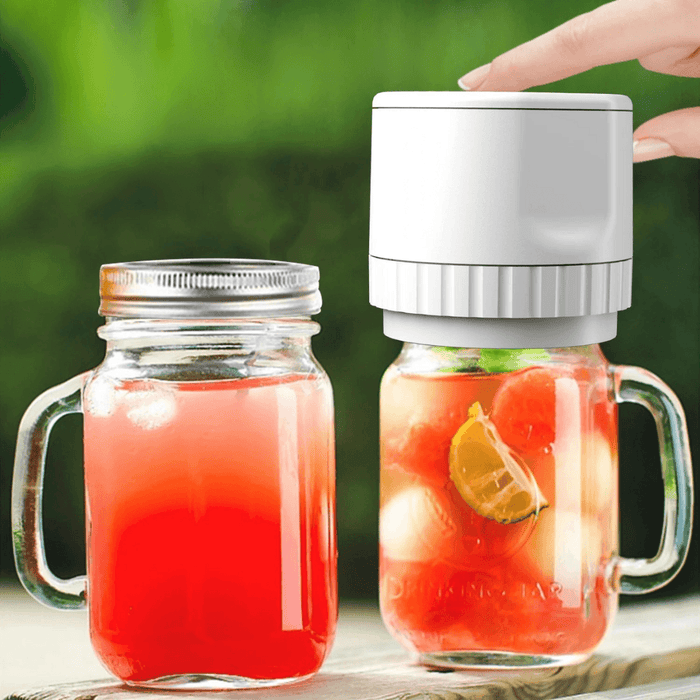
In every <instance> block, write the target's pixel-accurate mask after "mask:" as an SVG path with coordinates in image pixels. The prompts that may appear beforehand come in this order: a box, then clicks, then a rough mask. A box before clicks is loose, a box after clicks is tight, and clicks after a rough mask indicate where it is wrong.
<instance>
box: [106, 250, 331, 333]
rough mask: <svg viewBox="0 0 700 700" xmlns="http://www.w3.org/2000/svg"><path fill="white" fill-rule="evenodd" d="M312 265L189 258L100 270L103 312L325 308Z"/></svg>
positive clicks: (291, 313) (271, 313)
mask: <svg viewBox="0 0 700 700" xmlns="http://www.w3.org/2000/svg"><path fill="white" fill-rule="evenodd" d="M318 281H319V271H318V268H317V267H315V266H314V265H303V264H300V263H292V262H281V261H277V260H246V259H237V258H231V259H226V258H224V259H217V258H212V259H196V258H195V259H187V260H143V261H138V262H125V263H112V264H109V265H102V267H101V268H100V309H99V313H100V315H102V316H110V317H118V318H155V319H161V318H163V319H167V318H190V319H192V318H278V317H298V316H311V315H312V314H316V313H318V312H319V311H320V310H321V293H320V292H319V290H318Z"/></svg>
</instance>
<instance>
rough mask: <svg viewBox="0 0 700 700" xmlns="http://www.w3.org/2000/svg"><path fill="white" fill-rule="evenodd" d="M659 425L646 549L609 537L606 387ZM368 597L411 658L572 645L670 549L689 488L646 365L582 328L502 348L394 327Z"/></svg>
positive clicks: (669, 559) (589, 648) (683, 544)
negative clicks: (581, 341) (658, 490)
mask: <svg viewBox="0 0 700 700" xmlns="http://www.w3.org/2000/svg"><path fill="white" fill-rule="evenodd" d="M623 401H632V402H636V403H640V404H642V405H644V406H646V407H647V408H648V409H649V410H650V411H651V412H652V414H653V415H654V418H655V420H656V422H657V425H658V427H659V437H660V449H661V462H662V468H663V475H664V483H665V486H664V496H665V499H666V516H665V526H664V531H665V534H664V537H663V542H662V547H661V549H660V551H659V554H658V555H657V556H656V557H654V558H653V559H651V560H648V561H647V560H630V559H625V558H622V557H620V555H619V553H618V471H617V470H618V445H617V435H618V431H617V428H618V425H617V403H618V402H623ZM380 407H381V414H380V415H381V510H380V525H379V531H380V601H381V611H382V616H383V618H384V621H385V623H386V625H387V627H388V628H389V630H390V631H391V632H392V634H393V635H394V636H395V637H396V638H397V639H398V640H399V641H400V642H401V643H402V644H403V645H404V646H405V647H407V648H408V649H409V650H411V651H412V652H414V653H416V654H417V656H418V657H419V659H420V660H421V661H422V662H423V663H425V664H428V665H434V666H447V667H460V666H465V667H478V666H511V667H517V666H548V665H557V666H558V665H564V664H571V663H576V662H579V661H582V660H584V659H585V658H587V657H588V656H589V655H590V654H591V653H592V652H593V650H594V649H595V648H596V646H597V645H598V643H599V642H600V641H601V639H602V638H603V636H604V634H605V632H606V631H607V629H608V628H609V626H610V625H611V623H612V621H613V618H614V616H615V611H616V609H617V601H618V593H619V592H625V593H644V592H647V591H652V590H655V589H657V588H659V587H661V586H663V585H664V584H665V583H666V582H668V581H669V580H670V579H671V578H673V576H675V574H676V573H677V572H678V570H679V569H680V567H681V566H682V564H683V561H684V559H685V555H686V552H687V548H688V543H689V539H690V527H691V519H692V491H691V483H692V478H691V471H690V454H689V451H688V440H687V432H686V428H685V419H684V417H683V411H682V408H681V406H680V403H679V402H678V399H677V398H676V397H675V395H674V394H673V393H672V392H671V390H670V389H669V388H668V387H667V386H666V385H665V384H663V382H661V381H660V380H659V379H658V378H657V377H655V376H654V375H652V374H651V373H649V372H647V371H645V370H642V369H639V368H636V367H626V366H613V365H610V364H609V363H608V362H607V360H606V359H605V357H604V356H603V353H602V352H601V350H600V346H599V345H597V344H591V345H584V346H578V347H563V348H548V349H536V350H535V349H530V350H512V349H477V348H455V347H436V346H430V345H420V344H416V343H405V344H404V347H403V350H402V351H401V354H400V355H399V357H398V358H397V360H396V361H395V362H394V363H393V364H392V365H391V366H390V367H389V369H388V370H387V372H386V373H385V375H384V378H383V381H382V386H381V400H380Z"/></svg>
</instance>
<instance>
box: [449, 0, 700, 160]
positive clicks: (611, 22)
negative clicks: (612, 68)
mask: <svg viewBox="0 0 700 700" xmlns="http://www.w3.org/2000/svg"><path fill="white" fill-rule="evenodd" d="M632 59H637V60H638V61H639V63H640V64H641V65H642V66H643V67H644V68H647V69H648V70H652V71H655V72H657V73H667V74H669V75H680V76H685V77H688V78H698V77H700V0H614V2H610V3H608V4H606V5H602V6H601V7H598V8H597V9H595V10H593V11H592V12H587V13H586V14H583V15H579V16H578V17H574V18H573V19H571V20H569V21H568V22H565V23H564V24H562V25H560V26H559V27H557V28H556V29H552V30H551V31H549V32H547V33H546V34H543V35H542V36H539V37H537V38H536V39H533V40H532V41H528V42H527V43H525V44H521V45H520V46H516V47H515V48H514V49H511V50H510V51H506V53H504V54H501V55H500V56H498V57H497V58H495V59H493V61H491V63H489V64H487V65H485V66H481V67H480V68H476V69H474V70H473V71H471V72H470V73H467V74H466V75H465V76H463V77H461V78H460V79H459V81H458V83H459V86H460V87H461V88H462V89H463V90H479V91H485V90H496V91H505V90H512V91H518V90H524V89H526V88H529V87H532V86H534V85H546V84H547V83H551V82H554V81H555V80H562V79H563V78H568V77H569V76H571V75H576V74H577V73H582V72H584V71H587V70H589V69H591V68H594V67H596V66H603V65H608V64H611V63H619V62H621V61H629V60H632ZM672 155H676V156H684V157H686V158H700V107H691V108H688V109H679V110H677V111H675V112H669V113H668V114H663V115H661V116H659V117H655V118H654V119H651V120H649V121H648V122H646V123H644V124H642V125H641V126H640V127H639V128H638V129H637V130H636V131H635V132H634V160H635V162H641V161H645V160H654V159H656V158H664V157H666V156H672Z"/></svg>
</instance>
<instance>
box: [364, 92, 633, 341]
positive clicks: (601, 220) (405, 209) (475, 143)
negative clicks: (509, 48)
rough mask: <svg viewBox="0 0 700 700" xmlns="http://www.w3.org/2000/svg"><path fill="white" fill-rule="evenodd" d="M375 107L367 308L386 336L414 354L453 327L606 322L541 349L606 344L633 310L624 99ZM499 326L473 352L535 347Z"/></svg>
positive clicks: (412, 98) (466, 100) (394, 100)
mask: <svg viewBox="0 0 700 700" xmlns="http://www.w3.org/2000/svg"><path fill="white" fill-rule="evenodd" d="M373 108H374V109H373V123H372V179H371V208H370V301H371V303H372V304H374V305H375V306H379V307H380V308H383V309H384V310H385V311H387V312H390V314H391V322H390V323H389V324H388V326H389V327H387V326H386V325H385V332H387V331H388V330H391V332H390V333H389V334H390V335H392V336H393V337H398V338H399V339H401V340H407V341H414V342H425V333H421V340H418V338H417V337H416V335H415V329H416V328H418V327H419V326H421V325H422V326H423V327H424V330H425V331H426V332H427V333H428V335H430V333H437V335H436V338H435V344H450V343H449V336H451V335H453V333H452V331H449V330H445V329H447V328H448V327H450V328H452V329H457V324H456V319H477V318H479V319H483V318H490V319H503V320H504V321H506V320H513V319H543V318H549V319H556V318H561V317H581V318H582V317H596V316H606V317H607V320H606V321H604V320H603V319H602V318H598V319H597V318H592V319H591V318H589V320H587V321H586V322H585V324H583V325H581V324H579V325H580V326H581V328H583V327H584V326H585V327H586V328H588V329H591V328H598V330H597V331H592V332H591V331H590V330H589V331H584V332H583V334H581V333H577V332H575V331H574V332H572V330H571V329H572V328H574V327H575V326H577V323H576V322H575V321H573V323H572V322H569V323H568V325H561V328H562V333H561V338H559V337H558V334H557V333H556V328H557V326H556V324H555V325H554V328H555V332H554V334H553V335H552V333H551V332H549V331H548V332H547V334H546V337H547V339H548V342H550V343H551V342H555V341H560V342H557V344H559V345H566V344H574V343H576V344H583V343H592V342H600V341H602V340H606V339H608V338H610V337H613V336H614V334H615V327H616V313H617V311H619V310H620V309H623V308H627V307H628V306H629V305H630V297H631V261H632V111H631V110H632V105H631V102H630V100H629V99H628V98H627V97H624V96H621V95H579V94H572V95H562V94H549V93H382V94H380V95H377V97H376V98H375V100H374V103H373ZM405 314H409V315H413V316H418V317H419V318H413V319H403V321H405V323H403V322H402V316H403V315H405ZM610 314H613V315H615V317H614V318H613V319H612V320H613V322H612V324H611V322H610V316H609V315H610ZM424 316H429V317H434V316H438V317H442V318H443V319H444V321H442V322H436V319H434V318H433V319H421V318H420V317H424ZM422 320H423V321H425V323H422ZM491 325H492V326H493V324H491ZM525 325H526V326H527V324H525ZM539 325H540V326H541V327H543V324H539ZM544 325H547V324H544ZM550 325H551V324H550ZM467 326H469V327H470V328H482V329H483V328H486V326H485V325H484V324H481V326H479V325H478V324H477V326H474V324H473V323H472V324H464V323H461V324H460V328H461V331H460V332H459V333H458V335H459V336H460V338H461V340H462V341H463V340H464V330H465V328H466V327H467ZM493 327H494V328H495V327H496V326H493ZM498 327H499V328H500V331H499V332H498V333H496V334H495V335H494V334H493V333H491V332H486V333H485V334H484V333H483V332H480V331H478V330H475V331H474V335H473V338H474V342H473V343H472V344H473V346H475V347H476V346H480V347H502V346H504V345H503V343H506V346H508V345H511V346H513V347H516V346H519V344H520V343H524V342H526V340H525V338H526V337H527V342H528V344H531V343H532V340H533V338H532V335H533V333H532V332H527V333H526V334H525V336H523V335H522V334H521V333H520V332H519V331H518V330H517V328H518V327H523V324H522V323H520V324H513V323H510V324H508V323H507V321H506V323H505V324H504V323H501V324H499V326H498ZM437 328H442V329H443V331H439V332H438V331H436V330H435V329H437ZM401 329H403V330H401ZM427 329H432V330H427ZM510 329H512V332H511V330H510ZM567 329H568V330H567ZM604 329H605V330H604ZM611 329H612V330H611ZM550 330H551V329H550ZM611 333H612V335H610V334H611ZM591 334H592V336H594V337H591ZM467 335H468V337H472V334H471V332H470V333H469V334H467ZM536 335H537V334H536V332H535V337H536ZM408 336H411V337H408ZM438 336H439V337H438ZM602 336H605V337H602ZM509 337H510V338H509ZM543 340H544V338H543Z"/></svg>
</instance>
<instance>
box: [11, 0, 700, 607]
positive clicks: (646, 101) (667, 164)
mask: <svg viewBox="0 0 700 700" xmlns="http://www.w3.org/2000/svg"><path fill="white" fill-rule="evenodd" d="M596 5H597V3H596V2H592V1H590V0H571V2H567V3H552V2H551V1H550V0H493V1H490V2H486V1H482V2H480V1H479V0H476V1H474V2H463V1H460V2H454V1H452V2H447V1H442V0H433V1H432V2H426V1H425V0H358V1H357V2H344V1H342V0H339V1H337V2H334V3H329V2H320V1H319V0H289V1H286V2H282V1H278V2H272V1H271V0H257V1H254V0H198V1H194V0H193V1H191V2H181V1H176V0H154V1H152V2H141V1H140V0H102V1H101V2H97V0H82V2H79V3H72V2H65V1H56V0H54V1H51V0H46V1H45V2H43V3H42V4H41V6H40V7H39V6H37V5H36V4H35V3H28V2H26V0H5V1H4V3H3V10H2V15H1V16H0V80H1V81H2V82H1V88H0V129H2V138H1V139H0V173H1V175H0V178H1V179H0V182H1V185H2V186H1V187H0V230H1V231H2V236H1V239H0V305H1V308H2V328H3V332H2V344H1V345H0V368H1V377H0V421H1V423H0V450H1V452H0V466H1V473H0V478H1V483H0V488H1V496H2V501H1V507H2V514H1V522H0V535H1V537H0V554H1V557H2V559H1V570H0V573H1V574H2V576H3V577H7V578H9V577H13V576H14V568H13V563H12V555H11V545H10V526H9V501H10V483H11V464H12V458H13V451H14V442H15V436H16V431H17V426H18V423H19V420H20V417H21V415H22V412H23V411H24V409H25V408H26V406H27V405H28V404H29V402H30V401H31V400H32V399H33V398H34V397H35V396H36V395H37V394H39V393H40V392H41V391H43V390H44V389H46V388H48V387H49V386H52V385H54V384H57V383H59V382H61V381H63V380H64V379H66V378H68V377H70V376H72V375H74V374H76V373H78V372H81V371H83V370H85V369H88V368H90V367H93V366H95V365H97V364H98V363H99V362H100V361H101V357H102V354H103V345H102V342H101V341H99V340H98V339H97V337H96V335H95V329H96V327H97V326H98V325H100V324H101V319H100V318H99V317H98V316H97V313H96V311H97V305H98V286H97V282H98V268H99V266H100V264H102V263H105V262H116V261H124V260H137V259H152V258H177V257H263V258H267V257H272V258H276V259H283V260H285V259H286V260H295V261H299V262H306V263H313V264H315V265H318V266H319V267H320V269H321V289H322V292H323V297H324V309H323V312H322V313H321V315H320V317H319V320H320V322H321V323H322V327H323V331H322V333H321V335H319V336H318V337H317V338H316V339H315V342H314V347H315V350H316V354H317V356H318V358H319V359H320V361H321V363H322V364H323V365H324V367H325V368H326V370H327V371H328V372H329V374H330V376H331V379H332V381H333V384H334V387H335V397H336V406H337V465H338V466H337V474H338V531H339V546H340V562H339V575H340V593H341V596H343V597H345V598H372V597H374V596H376V588H377V583H376V565H377V532H376V530H377V527H376V520H377V507H378V447H377V439H378V425H377V392H378V385H379V381H380V377H381V374H382V372H383V371H384V369H385V368H386V366H387V365H388V364H389V363H390V362H391V361H392V359H393V358H394V357H395V355H396V353H397V352H398V344H397V343H396V342H394V341H391V340H388V339H386V338H384V337H383V335H382V331H381V313H380V312H379V311H378V310H377V309H373V308H371V307H370V306H369V304H368V301H367V242H368V209H369V168H370V121H371V109H370V105H371V100H372V97H373V95H374V94H375V93H377V92H380V91H383V90H452V89H455V88H456V80H457V78H458V77H459V76H460V75H462V74H463V73H465V72H466V71H467V70H468V69H470V68H473V67H476V66H478V65H481V64H483V63H485V62H488V61H489V60H490V59H491V58H493V57H494V56H495V55H496V54H498V53H500V52H502V51H504V50H506V49H508V48H510V47H511V46H513V45H515V44H517V43H520V42H523V41H526V40H528V39H531V38H533V37H534V36H536V35H537V34H540V33H542V32H544V31H546V30H548V29H550V28H551V27H553V26H554V25H555V24H559V23H561V22H563V21H564V20H566V19H568V18H569V17H571V16H573V15H574V14H578V13H581V12H584V11H588V10H590V9H593V8H594V7H595V6H596ZM546 89H548V90H557V91H569V92H611V93H624V94H627V95H629V96H630V97H631V98H632V100H633V102H634V104H635V115H634V121H635V126H636V125H639V124H640V123H642V122H643V121H645V120H647V119H649V118H650V117H652V116H655V115H657V114H660V113H662V112H664V111H667V110H671V109H676V108H681V107H687V106H692V105H693V104H694V103H695V104H697V98H698V81H696V80H695V81H694V80H692V79H684V78H676V77H670V76H663V75H657V74H654V73H649V72H647V71H645V70H643V69H642V68H641V67H640V66H639V65H638V64H637V63H636V62H631V63H627V64H623V65H619V66H610V67H604V68H598V69H595V70H593V71H590V72H589V73H587V74H585V75H582V76H577V77H574V78H570V79H568V80H565V81H562V82H560V83H556V84H555V85H553V86H551V87H549V88H546ZM698 191H699V179H698V163H697V162H696V161H691V160H688V159H680V158H670V159H666V160H663V161H659V162H651V163H643V164H640V165H637V166H635V269H634V289H633V306H632V308H631V309H630V310H628V311H625V312H623V313H621V314H620V317H619V335H618V338H617V339H616V340H614V341H612V342H610V343H607V344H606V345H605V347H604V350H605V352H606V354H607V355H608V357H609V358H610V360H611V361H613V362H618V363H627V364H636V365H641V366H644V367H646V368H648V369H650V370H651V371H653V372H655V373H657V374H659V375H660V376H661V377H663V378H664V379H665V380H666V381H667V382H668V383H669V384H670V385H671V386H672V387H673V388H674V389H675V390H676V392H677V393H678V394H679V396H680V398H681V400H682V402H683V404H684V406H685V408H686V411H687V414H688V421H689V427H690V431H691V441H692V446H693V447H694V448H695V452H696V453H697V447H698V442H697V441H698V384H699V361H698V355H699V348H698V334H699V333H698V296H699V295H698V291H699V290H698V228H699V224H698V221H699V215H698V199H699V195H698ZM80 429H81V424H80V419H79V418H78V417H68V418H66V419H64V420H63V421H61V422H60V423H59V424H58V426H57V428H56V430H55V439H52V443H51V448H50V450H49V456H48V467H47V470H48V471H47V481H46V494H47V495H46V506H45V518H46V523H45V526H46V539H47V548H48V554H49V562H50V564H51V565H52V566H53V567H54V569H55V570H56V571H57V572H58V573H59V574H61V575H64V576H66V575H74V574H77V573H80V572H82V571H83V570H84V544H83V540H84V517H83V515H82V512H81V511H82V508H83V500H82V468H81V444H80ZM657 454H658V447H657V442H656V434H655V428H654V425H653V421H652V420H651V418H650V417H649V416H648V415H647V414H646V413H645V412H644V410H643V409H641V408H635V407H629V406H625V407H623V409H622V410H621V483H620V486H621V495H622V506H621V520H622V523H621V550H622V553H623V554H625V555H627V556H650V555H652V554H653V553H654V552H655V551H656V547H657V544H658V541H659V537H660V532H661V514H662V488H661V480H660V476H659V474H658V472H659V465H658V456H657ZM699 561H700V557H699V555H698V539H697V538H696V539H695V543H694V545H693V549H692V551H691V555H690V559H689V561H688V563H687V564H686V567H685V569H684V570H683V571H682V573H681V574H680V575H679V576H678V578H677V579H676V580H675V581H674V583H673V584H672V585H670V586H669V587H668V588H666V589H664V590H663V591H662V592H661V593H660V595H670V594H674V593H676V594H677V593H682V592H687V591H691V590H696V591H697V590H700V568H699Z"/></svg>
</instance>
